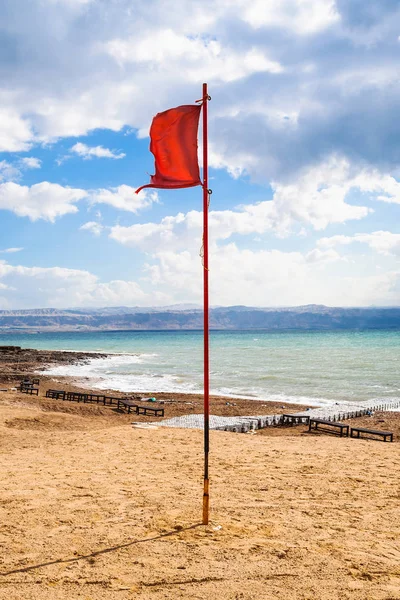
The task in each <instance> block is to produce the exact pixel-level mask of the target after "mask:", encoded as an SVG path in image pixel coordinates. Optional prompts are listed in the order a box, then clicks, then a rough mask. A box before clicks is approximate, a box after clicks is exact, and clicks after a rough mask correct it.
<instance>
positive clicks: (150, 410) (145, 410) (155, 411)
mask: <svg viewBox="0 0 400 600" xmlns="http://www.w3.org/2000/svg"><path fill="white" fill-rule="evenodd" d="M136 414H137V415H147V414H150V415H154V416H155V417H163V416H164V409H163V408H155V407H154V406H138V407H137V408H136Z"/></svg>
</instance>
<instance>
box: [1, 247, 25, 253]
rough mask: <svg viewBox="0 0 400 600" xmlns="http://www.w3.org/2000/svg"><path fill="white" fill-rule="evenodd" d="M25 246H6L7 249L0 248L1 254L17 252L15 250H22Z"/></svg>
mask: <svg viewBox="0 0 400 600" xmlns="http://www.w3.org/2000/svg"><path fill="white" fill-rule="evenodd" d="M21 250H23V248H6V249H5V250H0V254H15V252H21Z"/></svg>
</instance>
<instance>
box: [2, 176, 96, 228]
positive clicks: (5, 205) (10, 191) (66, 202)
mask: <svg viewBox="0 0 400 600" xmlns="http://www.w3.org/2000/svg"><path fill="white" fill-rule="evenodd" d="M86 196H87V192H85V191H84V190H80V189H73V188H68V187H63V186H61V185H59V184H58V183H49V182H47V181H43V182H41V183H36V184H35V185H32V186H31V187H28V186H25V185H18V184H17V183H13V182H8V183H2V184H0V209H3V210H10V211H12V212H14V213H15V214H16V215H18V216H19V217H29V219H31V221H36V220H37V219H45V220H47V221H55V219H57V218H58V217H61V216H63V215H66V214H68V213H75V212H77V211H78V209H77V207H76V206H75V204H76V202H78V201H79V200H81V199H82V198H85V197H86Z"/></svg>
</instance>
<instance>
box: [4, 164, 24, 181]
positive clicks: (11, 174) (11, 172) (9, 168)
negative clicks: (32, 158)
mask: <svg viewBox="0 0 400 600" xmlns="http://www.w3.org/2000/svg"><path fill="white" fill-rule="evenodd" d="M20 176H21V171H20V170H19V169H18V168H17V167H15V166H14V165H12V164H11V163H9V162H7V161H6V160H2V161H0V182H1V181H12V180H14V179H18V178H19V177H20Z"/></svg>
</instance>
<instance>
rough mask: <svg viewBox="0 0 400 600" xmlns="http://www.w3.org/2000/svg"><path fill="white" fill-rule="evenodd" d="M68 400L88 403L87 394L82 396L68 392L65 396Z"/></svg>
mask: <svg viewBox="0 0 400 600" xmlns="http://www.w3.org/2000/svg"><path fill="white" fill-rule="evenodd" d="M65 399H66V400H75V401H76V402H80V401H82V402H86V401H87V394H82V393H80V392H67V393H66V395H65Z"/></svg>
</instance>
